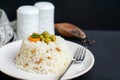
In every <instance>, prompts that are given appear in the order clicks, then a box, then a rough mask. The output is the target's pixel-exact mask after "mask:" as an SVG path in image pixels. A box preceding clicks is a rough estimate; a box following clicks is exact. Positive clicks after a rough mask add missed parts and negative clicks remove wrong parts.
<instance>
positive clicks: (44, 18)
mask: <svg viewBox="0 0 120 80" xmlns="http://www.w3.org/2000/svg"><path fill="white" fill-rule="evenodd" d="M43 31H48V32H49V33H50V34H55V31H54V5H53V4H52V3H50V2H37V3H35V5H34V6H30V5H24V6H21V7H19V8H18V9H17V40H20V39H23V38H26V37H28V36H29V35H31V34H32V33H33V32H38V33H42V32H43Z"/></svg>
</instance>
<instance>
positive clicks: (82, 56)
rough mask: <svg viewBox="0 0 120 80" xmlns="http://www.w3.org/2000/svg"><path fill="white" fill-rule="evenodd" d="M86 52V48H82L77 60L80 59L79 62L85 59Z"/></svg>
mask: <svg viewBox="0 0 120 80" xmlns="http://www.w3.org/2000/svg"><path fill="white" fill-rule="evenodd" d="M86 50H87V46H85V47H82V52H81V55H80V57H79V59H80V60H81V61H83V60H84V58H85V54H86Z"/></svg>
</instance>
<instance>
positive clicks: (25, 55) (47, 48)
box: [15, 36, 73, 74]
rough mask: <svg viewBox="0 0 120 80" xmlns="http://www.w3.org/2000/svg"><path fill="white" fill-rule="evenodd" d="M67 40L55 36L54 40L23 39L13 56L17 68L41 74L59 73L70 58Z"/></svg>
mask: <svg viewBox="0 0 120 80" xmlns="http://www.w3.org/2000/svg"><path fill="white" fill-rule="evenodd" d="M72 57H73V55H72V53H71V52H70V50H69V48H68V45H67V42H66V41H65V40H64V39H63V38H62V37H60V36H56V41H55V42H49V43H48V44H47V43H44V42H41V41H38V42H31V41H29V40H28V39H24V40H23V42H22V46H21V49H20V51H19V52H18V55H17V56H16V57H15V64H16V66H17V68H19V69H22V70H24V71H27V72H34V73H41V74H49V73H55V74H61V73H62V72H63V71H64V70H65V68H66V67H67V66H68V65H69V63H70V62H71V60H72Z"/></svg>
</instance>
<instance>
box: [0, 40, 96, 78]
mask: <svg viewBox="0 0 120 80" xmlns="http://www.w3.org/2000/svg"><path fill="white" fill-rule="evenodd" d="M68 44H69V46H70V50H71V51H72V53H74V50H75V49H76V48H77V47H78V46H81V45H79V44H76V43H73V42H70V41H68ZM20 46H21V41H15V42H12V43H9V44H7V45H5V46H3V47H1V48H0V70H1V72H3V73H5V74H7V75H9V76H12V77H15V78H19V79H34V80H38V79H40V80H50V75H47V76H41V75H38V74H35V73H28V72H25V71H22V70H18V69H17V68H16V66H15V63H14V62H13V60H14V58H15V56H16V54H17V52H18V51H19V49H20ZM93 65H94V56H93V54H92V53H91V52H90V51H89V50H87V53H86V57H85V60H84V61H83V62H82V63H80V64H73V65H72V66H71V67H70V69H69V70H68V72H67V73H66V74H65V75H64V76H63V78H62V79H72V78H76V77H78V76H81V75H83V74H85V73H86V72H88V71H89V70H90V69H91V68H92V66H93ZM51 79H52V78H51Z"/></svg>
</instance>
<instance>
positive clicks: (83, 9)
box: [0, 0, 120, 30]
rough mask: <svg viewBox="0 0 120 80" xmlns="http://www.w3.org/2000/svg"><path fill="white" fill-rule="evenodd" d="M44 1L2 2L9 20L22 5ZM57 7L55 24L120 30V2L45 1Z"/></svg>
mask: <svg viewBox="0 0 120 80" xmlns="http://www.w3.org/2000/svg"><path fill="white" fill-rule="evenodd" d="M38 1H42V0H0V8H2V9H4V10H5V12H6V13H7V15H8V17H9V20H10V21H12V20H15V19H16V10H17V8H18V7H20V6H22V5H33V4H34V3H36V2H38ZM44 1H50V2H52V3H53V4H54V5H55V22H69V23H72V24H75V25H77V26H79V27H80V28H82V29H92V30H120V0H44Z"/></svg>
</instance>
